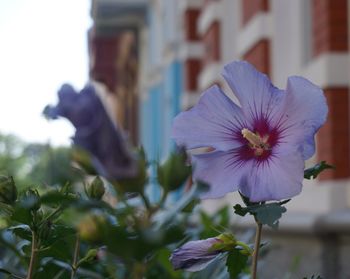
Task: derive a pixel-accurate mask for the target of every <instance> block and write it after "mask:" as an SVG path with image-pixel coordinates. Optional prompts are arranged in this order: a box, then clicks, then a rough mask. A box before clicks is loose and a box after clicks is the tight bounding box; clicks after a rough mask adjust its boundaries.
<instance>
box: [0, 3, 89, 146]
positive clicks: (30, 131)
mask: <svg viewBox="0 0 350 279" xmlns="http://www.w3.org/2000/svg"><path fill="white" fill-rule="evenodd" d="M89 13H90V1H89V0H8V1H7V0H0V133H12V134H15V135H17V136H19V137H21V138H23V139H24V140H26V141H31V142H34V141H35V142H48V141H50V142H51V143H53V144H55V145H58V144H68V143H69V142H70V140H69V137H70V136H71V135H72V134H73V128H72V126H71V125H70V124H69V123H68V122H67V121H66V120H56V121H51V122H48V121H47V120H46V119H44V118H43V117H42V115H41V112H42V110H43V108H44V107H45V105H47V104H49V103H50V104H55V103H56V101H57V98H56V92H57V89H58V88H59V87H60V85H61V84H62V83H64V82H69V83H71V84H72V85H73V86H74V87H76V88H77V89H79V88H81V87H83V86H84V85H85V83H86V82H87V73H88V60H87V30H88V28H89V27H90V26H91V18H90V15H89Z"/></svg>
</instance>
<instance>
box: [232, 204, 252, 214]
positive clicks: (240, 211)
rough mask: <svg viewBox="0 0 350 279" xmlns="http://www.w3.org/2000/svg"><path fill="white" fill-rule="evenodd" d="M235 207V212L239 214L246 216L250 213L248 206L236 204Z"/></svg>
mask: <svg viewBox="0 0 350 279" xmlns="http://www.w3.org/2000/svg"><path fill="white" fill-rule="evenodd" d="M233 209H234V210H235V213H236V214H237V215H239V216H245V215H246V214H247V213H249V210H248V208H247V207H242V206H241V205H240V204H236V205H234V206H233Z"/></svg>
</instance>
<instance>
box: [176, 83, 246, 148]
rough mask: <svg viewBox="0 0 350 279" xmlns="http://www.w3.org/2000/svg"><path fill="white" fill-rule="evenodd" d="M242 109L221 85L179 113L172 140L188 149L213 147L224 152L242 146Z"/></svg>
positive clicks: (212, 88)
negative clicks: (223, 90) (240, 140)
mask: <svg viewBox="0 0 350 279" xmlns="http://www.w3.org/2000/svg"><path fill="white" fill-rule="evenodd" d="M242 119H243V116H242V112H241V109H240V108H239V107H238V106H237V105H235V104H234V103H233V102H232V101H231V100H230V99H229V98H228V97H227V96H226V95H225V93H223V92H222V91H221V90H220V88H219V87H218V86H212V87H210V88H209V89H208V90H207V91H205V92H204V93H203V95H202V97H201V99H200V100H199V102H198V104H197V105H196V106H194V107H193V108H192V109H190V110H188V111H185V112H182V113H180V114H179V115H178V116H177V117H176V118H175V120H174V125H173V138H174V139H175V141H176V143H177V144H178V145H180V146H183V145H184V146H186V148H187V149H193V148H199V147H212V148H214V149H217V150H221V151H225V150H230V149H233V148H235V147H237V146H239V145H241V143H240V142H239V141H238V140H237V139H238V138H240V133H241V130H242V128H243V126H244V125H245V124H244V121H243V120H242Z"/></svg>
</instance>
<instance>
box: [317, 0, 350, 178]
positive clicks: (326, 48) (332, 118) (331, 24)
mask: <svg viewBox="0 0 350 279" xmlns="http://www.w3.org/2000/svg"><path fill="white" fill-rule="evenodd" d="M347 12H348V11H347V0H313V1H312V51H313V57H315V58H317V57H318V56H319V55H321V54H326V53H332V52H337V53H339V52H343V53H347V52H348V23H347ZM324 90H325V94H326V96H327V101H328V106H329V115H328V120H327V123H326V125H325V126H324V127H322V129H321V130H320V133H319V134H318V152H317V154H318V157H319V158H318V159H319V160H326V161H327V162H329V163H331V164H333V165H335V166H336V169H335V170H334V171H329V172H325V173H324V174H322V175H321V177H320V179H321V180H329V179H340V178H347V177H350V153H349V152H350V148H349V140H350V138H349V124H350V123H349V88H348V87H326V88H324Z"/></svg>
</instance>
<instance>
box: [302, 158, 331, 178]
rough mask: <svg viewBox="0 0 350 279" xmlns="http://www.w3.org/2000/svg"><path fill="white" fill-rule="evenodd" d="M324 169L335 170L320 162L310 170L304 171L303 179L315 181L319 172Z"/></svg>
mask: <svg viewBox="0 0 350 279" xmlns="http://www.w3.org/2000/svg"><path fill="white" fill-rule="evenodd" d="M326 169H335V167H334V166H332V165H329V164H327V163H326V161H321V162H320V163H318V164H316V165H314V166H313V167H312V168H308V169H306V170H304V178H305V179H315V178H316V177H317V176H318V175H319V174H320V173H321V172H323V171H324V170H326Z"/></svg>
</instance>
